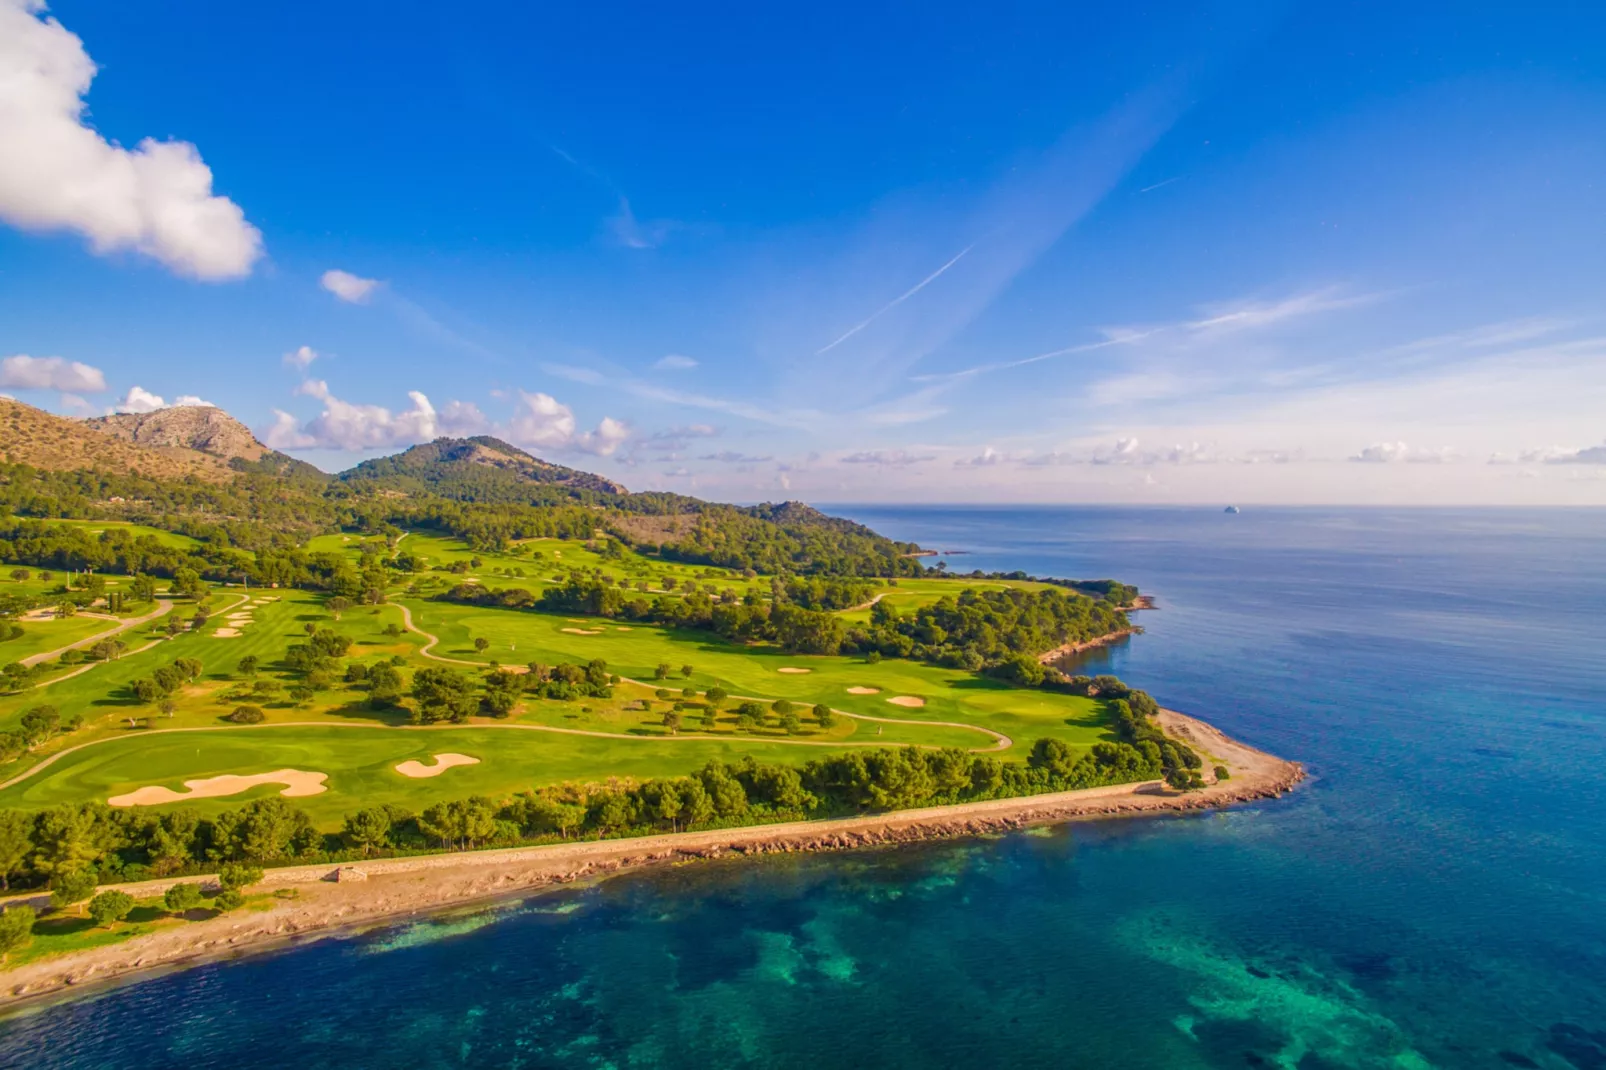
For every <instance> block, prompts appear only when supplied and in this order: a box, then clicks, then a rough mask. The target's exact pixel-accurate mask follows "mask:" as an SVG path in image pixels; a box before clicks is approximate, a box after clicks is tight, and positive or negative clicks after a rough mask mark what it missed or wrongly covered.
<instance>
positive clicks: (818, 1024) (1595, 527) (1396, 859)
mask: <svg viewBox="0 0 1606 1070" xmlns="http://www.w3.org/2000/svg"><path fill="white" fill-rule="evenodd" d="M844 511H845V512H847V513H849V515H853V516H855V517H857V518H859V519H862V520H864V521H866V522H868V523H871V524H872V525H874V526H875V527H877V528H878V529H879V530H882V531H885V532H887V533H888V534H891V535H894V536H898V537H903V538H913V539H918V540H920V541H921V542H923V543H925V544H927V545H934V546H942V547H945V548H963V549H968V550H972V551H974V554H973V555H972V556H967V557H955V558H953V559H951V561H952V564H953V565H954V566H955V567H958V568H963V569H968V568H971V567H981V568H988V569H991V568H1017V567H1018V568H1024V569H1027V570H1029V571H1032V572H1038V573H1054V574H1060V575H1075V576H1091V577H1099V576H1115V577H1118V578H1121V579H1125V580H1128V581H1131V582H1136V583H1138V584H1139V585H1141V586H1142V587H1143V588H1144V589H1146V590H1150V591H1153V592H1155V593H1156V594H1158V595H1159V597H1160V601H1161V604H1162V606H1163V609H1161V610H1160V611H1159V612H1155V613H1152V614H1145V615H1142V617H1141V618H1140V619H1141V622H1142V623H1143V624H1144V625H1145V626H1146V627H1147V629H1148V630H1147V634H1145V635H1143V636H1141V637H1138V638H1137V639H1135V640H1134V641H1132V642H1131V643H1128V644H1126V645H1123V646H1120V647H1117V648H1114V649H1112V650H1109V651H1106V652H1101V653H1100V654H1098V655H1097V656H1096V657H1095V659H1093V660H1091V661H1090V662H1089V666H1090V668H1092V669H1095V670H1104V669H1110V670H1113V671H1115V672H1117V673H1119V674H1120V675H1122V676H1123V677H1125V678H1127V679H1129V680H1131V681H1132V682H1134V683H1136V684H1139V685H1141V686H1144V687H1146V688H1148V689H1149V690H1151V691H1153V692H1154V693H1155V694H1156V696H1158V697H1159V698H1160V699H1161V700H1162V701H1163V702H1165V703H1167V704H1169V705H1173V706H1175V707H1177V708H1180V709H1184V710H1188V711H1190V712H1193V713H1196V714H1199V715H1201V716H1203V717H1205V718H1207V719H1209V720H1212V721H1214V722H1216V723H1217V724H1219V725H1220V726H1221V727H1223V728H1224V729H1226V730H1227V731H1228V732H1231V733H1233V734H1235V735H1239V736H1241V737H1243V738H1245V739H1247V740H1250V741H1252V742H1254V743H1256V744H1258V745H1260V746H1263V747H1266V748H1267V749H1270V750H1273V751H1276V752H1278V753H1281V754H1285V755H1288V756H1291V757H1296V758H1300V759H1302V760H1304V761H1306V762H1307V763H1308V765H1309V767H1310V769H1311V771H1312V773H1313V779H1312V780H1311V781H1310V782H1309V784H1308V785H1307V786H1305V787H1304V788H1302V789H1301V790H1299V791H1298V792H1296V793H1295V794H1293V795H1291V796H1290V797H1288V798H1286V799H1283V800H1279V801H1274V802H1268V803H1265V804H1261V805H1256V806H1251V807H1246V808H1242V809H1238V810H1234V811H1230V812H1225V813H1219V814H1213V815H1208V816H1198V817H1171V818H1158V819H1143V820H1129V821H1117V822H1103V823H1088V824H1078V825H1074V826H1070V827H1066V828H1060V829H1053V830H1046V831H1038V832H1034V833H1029V834H1020V835H1011V836H1005V837H999V838H996V839H988V840H980V841H971V842H963V843H941V844H929V845H924V846H921V847H917V848H911V849H900V850H892V851H877V852H866V853H861V854H854V855H830V856H812V857H805V858H786V859H770V860H763V861H758V862H741V861H736V862H730V863H719V864H714V865H699V866H693V867H685V868H681V869H676V870H670V871H663V872H656V873H642V874H636V875H632V876H627V877H623V878H619V879H615V880H612V881H609V882H606V883H604V884H602V885H600V886H597V887H595V888H590V889H575V890H566V891H562V892H559V893H556V894H552V895H547V896H542V897H539V898H536V899H532V900H529V901H526V902H524V903H521V904H511V905H508V906H505V907H502V908H500V909H497V910H494V911H481V912H478V913H472V914H465V915H460V916H455V917H452V918H443V919H437V920H433V921H427V922H422V923H418V924H411V925H405V926H400V927H396V928H392V929H388V930H385V931H383V932H379V933H373V934H369V935H366V936H362V937H357V938H351V939H343V940H331V941H325V942H322V943H319V944H315V945H311V946H308V947H304V948H300V949H296V950H292V951H287V952H283V953H279V954H275V955H271V956H265V957H260V958H255V959H248V960H245V961H242V962H238V963H233V964H219V965H214V966H208V967H205V968H202V969H197V970H193V971H189V972H187V973H182V974H175V975H169V976H166V977H161V978H157V979H154V980H151V981H149V982H146V983H143V984H139V985H135V986H132V987H128V988H123V989H120V990H117V991H114V992H111V993H109V994H106V995H104V996H101V997H100V998H98V999H93V1000H86V1001H81V1002H78V1003H73V1004H67V1005H62V1006H57V1007H53V1008H49V1009H46V1010H43V1011H40V1012H38V1013H33V1014H29V1015H26V1016H22V1017H17V1018H12V1019H10V1020H7V1021H4V1022H0V1065H3V1066H30V1067H74V1068H80V1067H83V1068H87V1067H97V1068H98V1067H167V1066H190V1065H219V1066H230V1067H237V1068H256V1067H280V1066H297V1067H301V1068H312V1067H336V1066H339V1067H352V1066H362V1067H437V1066H439V1067H460V1066H462V1067H480V1066H483V1067H570V1066H621V1067H623V1066H671V1067H681V1066H685V1067H693V1066H695V1067H720V1066H776V1067H788V1066H821V1065H828V1066H868V1065H876V1066H891V1067H905V1066H908V1067H917V1066H939V1067H946V1066H966V1067H975V1066H1022V1067H1036V1066H1042V1067H1109V1066H1127V1067H1150V1066H1153V1067H1162V1066H1163V1067H1168V1068H1188V1067H1256V1066H1287V1067H1303V1068H1308V1070H1315V1068H1323V1067H1350V1066H1359V1067H1418V1066H1446V1067H1512V1066H1516V1067H1534V1066H1539V1067H1549V1068H1555V1070H1567V1068H1572V1070H1589V1068H1602V1067H1606V909H1603V908H1606V805H1603V804H1606V612H1603V607H1606V553H1603V552H1602V551H1603V549H1606V514H1603V513H1601V512H1598V511H1595V512H1588V511H1545V512H1516V511H1464V512H1452V511H1409V512H1389V511H1380V510H1379V511H1353V510H1352V511H1322V510H1289V511H1266V512H1257V511H1255V510H1248V511H1246V512H1244V513H1243V514H1242V515H1239V516H1225V515H1223V514H1220V513H1217V512H1215V511H1213V510H1116V509H1085V510H1065V509H1060V510H1047V509H1041V510H1039V509H1020V510H1003V509H974V510H972V509H867V508H852V509H847V510H844Z"/></svg>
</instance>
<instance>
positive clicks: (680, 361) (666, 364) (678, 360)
mask: <svg viewBox="0 0 1606 1070" xmlns="http://www.w3.org/2000/svg"><path fill="white" fill-rule="evenodd" d="M653 367H654V368H657V369H658V370H659V371H668V372H684V371H690V370H691V369H693V368H695V367H697V362H696V361H695V360H693V359H692V358H690V357H684V356H681V355H680V354H679V353H670V354H669V355H668V356H664V357H659V358H658V360H657V362H656V363H654V364H653Z"/></svg>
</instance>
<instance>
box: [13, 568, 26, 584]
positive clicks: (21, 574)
mask: <svg viewBox="0 0 1606 1070" xmlns="http://www.w3.org/2000/svg"><path fill="white" fill-rule="evenodd" d="M29 575H30V573H29V572H28V570H27V569H25V568H14V569H12V570H11V578H12V579H13V580H15V581H16V582H18V583H21V582H23V581H24V580H26V579H27V578H28V576H29Z"/></svg>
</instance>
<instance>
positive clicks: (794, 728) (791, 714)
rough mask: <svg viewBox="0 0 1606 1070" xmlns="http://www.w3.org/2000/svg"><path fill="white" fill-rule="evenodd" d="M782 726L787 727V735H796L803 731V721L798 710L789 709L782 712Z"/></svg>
mask: <svg viewBox="0 0 1606 1070" xmlns="http://www.w3.org/2000/svg"><path fill="white" fill-rule="evenodd" d="M781 727H782V728H784V729H786V734H787V735H789V736H795V735H799V734H801V733H802V731H803V722H802V721H800V720H799V719H798V716H797V713H796V711H794V710H787V711H786V712H785V713H783V714H781Z"/></svg>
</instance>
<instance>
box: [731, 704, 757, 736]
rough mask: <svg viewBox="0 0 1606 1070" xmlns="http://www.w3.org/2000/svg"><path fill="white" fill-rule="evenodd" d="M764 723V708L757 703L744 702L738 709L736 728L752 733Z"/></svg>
mask: <svg viewBox="0 0 1606 1070" xmlns="http://www.w3.org/2000/svg"><path fill="white" fill-rule="evenodd" d="M763 722H764V707H763V706H760V705H759V704H758V703H756V702H744V703H742V704H741V705H740V706H738V707H736V727H737V728H740V729H743V730H745V731H751V730H753V729H754V728H757V727H758V726H759V725H760V724H762V723H763Z"/></svg>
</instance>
